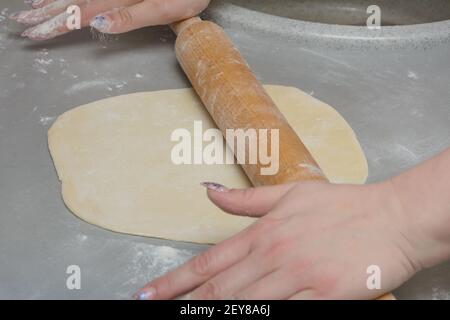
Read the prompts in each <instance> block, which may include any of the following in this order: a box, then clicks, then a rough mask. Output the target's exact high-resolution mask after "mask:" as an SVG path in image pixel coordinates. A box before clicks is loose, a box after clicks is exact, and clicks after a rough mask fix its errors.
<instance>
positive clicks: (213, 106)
mask: <svg viewBox="0 0 450 320" xmlns="http://www.w3.org/2000/svg"><path fill="white" fill-rule="evenodd" d="M171 27H172V29H173V30H174V32H175V33H176V34H177V35H178V38H177V41H176V44H175V52H176V55H177V59H178V61H179V62H180V64H181V66H182V68H183V70H184V72H185V73H186V75H187V76H188V78H189V80H190V81H191V83H192V85H193V87H194V89H195V91H196V92H197V94H198V95H199V96H200V98H201V100H202V102H203V104H204V105H205V107H206V108H207V109H208V112H209V113H210V115H211V117H212V118H213V120H214V121H215V123H216V125H217V126H218V127H219V128H220V130H221V131H222V133H223V134H224V135H225V134H226V129H248V128H254V129H279V134H280V141H279V152H280V163H279V171H278V173H277V174H275V175H261V174H260V169H261V165H260V164H256V165H249V164H247V165H242V167H243V168H244V171H245V173H246V174H247V176H248V178H249V179H250V181H251V182H252V183H253V185H254V186H261V185H273V184H282V183H287V182H292V181H299V180H326V177H325V176H324V174H323V173H322V170H321V169H320V168H319V166H318V165H317V163H316V161H315V160H314V159H313V157H312V156H311V154H310V153H309V151H308V150H307V149H306V147H305V145H304V144H303V143H302V141H301V140H300V138H299V137H298V136H297V134H296V133H295V131H294V130H293V129H292V127H291V126H290V125H289V123H288V122H287V121H286V119H285V118H284V116H283V115H282V114H281V112H280V111H279V110H278V108H277V106H276V105H275V103H274V102H273V101H272V99H271V98H270V97H269V95H268V94H267V93H266V91H265V90H264V88H263V86H262V85H261V84H260V83H259V81H258V80H257V79H256V77H255V76H254V75H253V73H252V71H251V70H250V67H249V66H248V64H247V63H246V62H245V60H244V59H243V58H242V56H241V55H240V53H239V51H238V50H237V49H236V48H235V46H234V45H233V43H232V42H231V40H230V39H229V38H228V37H227V35H226V34H225V32H224V31H223V29H222V28H220V27H219V26H218V25H216V24H214V23H212V22H208V21H202V20H201V19H200V18H198V17H195V18H191V19H187V20H185V21H181V22H178V23H175V24H172V25H171ZM268 140H270V139H268ZM268 150H270V146H269V147H268ZM246 151H248V150H246ZM379 300H395V297H394V296H393V295H392V294H386V295H384V296H383V297H381V298H379Z"/></svg>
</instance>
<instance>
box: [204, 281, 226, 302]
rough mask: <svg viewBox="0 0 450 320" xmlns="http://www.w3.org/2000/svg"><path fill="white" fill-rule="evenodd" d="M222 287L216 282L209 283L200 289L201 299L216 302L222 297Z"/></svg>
mask: <svg viewBox="0 0 450 320" xmlns="http://www.w3.org/2000/svg"><path fill="white" fill-rule="evenodd" d="M221 292H222V290H221V287H220V285H219V284H218V283H216V282H215V281H208V282H207V283H205V285H204V286H203V288H201V289H200V293H199V297H200V299H205V300H215V299H218V298H220V297H221Z"/></svg>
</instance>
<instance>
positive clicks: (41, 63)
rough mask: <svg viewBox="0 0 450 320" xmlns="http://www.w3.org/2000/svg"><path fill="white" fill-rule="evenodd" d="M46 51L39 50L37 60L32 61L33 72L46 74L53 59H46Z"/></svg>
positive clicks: (47, 52)
mask: <svg viewBox="0 0 450 320" xmlns="http://www.w3.org/2000/svg"><path fill="white" fill-rule="evenodd" d="M48 54H49V51H48V49H41V50H40V51H39V52H38V54H37V58H35V59H34V61H33V66H32V67H33V70H34V71H36V72H39V73H42V74H48V68H49V67H50V66H51V65H52V64H53V62H54V61H53V59H51V58H49V57H48Z"/></svg>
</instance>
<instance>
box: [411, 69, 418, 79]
mask: <svg viewBox="0 0 450 320" xmlns="http://www.w3.org/2000/svg"><path fill="white" fill-rule="evenodd" d="M408 78H410V79H413V80H419V76H418V75H417V74H416V73H415V72H414V71H411V70H410V71H408Z"/></svg>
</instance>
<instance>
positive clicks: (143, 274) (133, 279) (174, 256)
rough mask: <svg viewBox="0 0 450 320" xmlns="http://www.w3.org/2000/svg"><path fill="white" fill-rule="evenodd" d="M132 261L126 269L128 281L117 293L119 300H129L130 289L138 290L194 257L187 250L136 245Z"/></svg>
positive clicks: (131, 252) (132, 251)
mask: <svg viewBox="0 0 450 320" xmlns="http://www.w3.org/2000/svg"><path fill="white" fill-rule="evenodd" d="M129 251H130V255H131V261H130V263H129V264H128V266H127V268H126V269H125V271H124V273H125V274H126V275H127V278H128V279H129V280H127V281H126V282H125V283H123V284H122V285H121V287H120V288H118V290H117V291H116V297H117V298H118V299H129V298H130V288H132V291H133V290H137V289H138V288H139V287H141V286H143V285H145V284H146V283H148V282H149V281H150V280H152V278H156V277H159V276H162V275H163V274H165V273H167V272H168V271H170V270H172V269H174V268H176V267H178V266H180V265H181V264H183V263H184V262H186V261H187V260H188V259H190V258H191V257H193V253H191V252H189V251H187V250H180V249H175V248H172V247H167V246H154V245H149V244H142V243H136V244H134V245H133V247H132V248H131V249H130V250H129Z"/></svg>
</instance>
